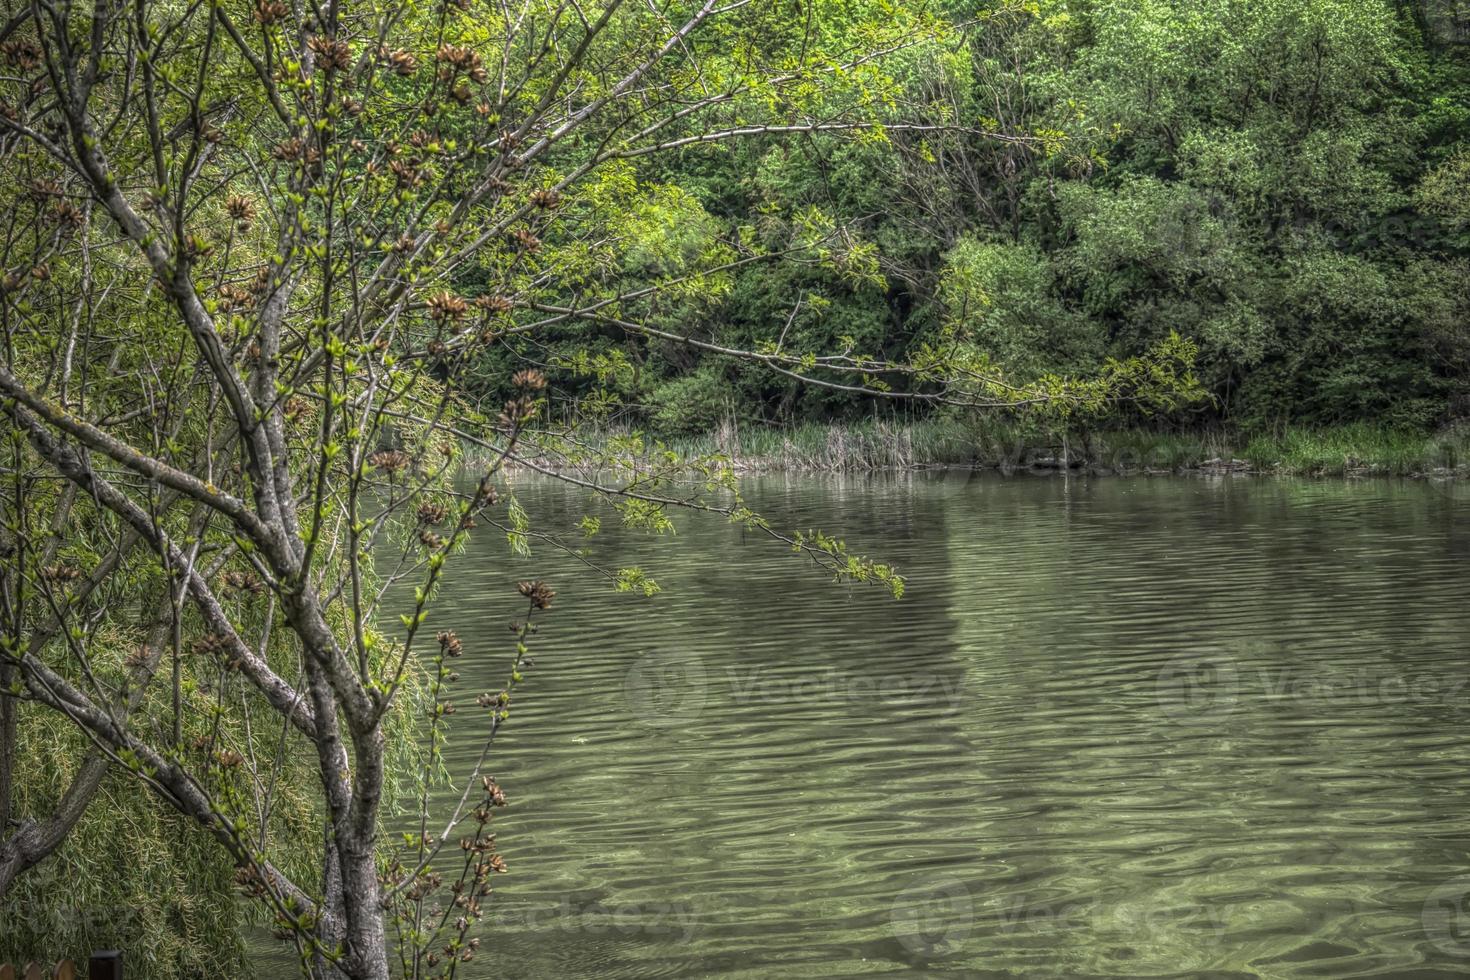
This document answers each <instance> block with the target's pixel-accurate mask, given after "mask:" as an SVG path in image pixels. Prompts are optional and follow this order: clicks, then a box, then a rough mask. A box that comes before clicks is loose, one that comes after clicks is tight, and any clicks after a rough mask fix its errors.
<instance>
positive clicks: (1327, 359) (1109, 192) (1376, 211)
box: [487, 0, 1470, 434]
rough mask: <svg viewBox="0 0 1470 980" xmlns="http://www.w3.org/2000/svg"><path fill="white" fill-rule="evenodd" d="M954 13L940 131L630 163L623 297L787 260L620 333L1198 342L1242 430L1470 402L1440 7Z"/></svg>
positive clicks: (678, 357) (1466, 130)
mask: <svg viewBox="0 0 1470 980" xmlns="http://www.w3.org/2000/svg"><path fill="white" fill-rule="evenodd" d="M949 13H950V14H951V16H952V17H953V18H954V20H955V21H956V22H971V23H973V29H972V30H971V31H969V32H968V33H966V34H965V36H964V39H963V40H962V41H955V42H954V43H952V44H949V45H948V46H946V47H943V48H926V49H924V52H923V53H922V54H921V55H920V54H916V55H914V56H913V57H911V58H908V59H906V60H905V61H904V63H903V68H902V70H901V71H900V73H899V78H900V81H901V82H902V84H903V87H902V89H901V90H900V91H897V92H895V93H893V94H892V96H891V97H892V98H894V99H895V100H896V102H897V101H903V102H904V106H903V108H904V109H911V108H913V107H919V108H920V109H921V111H922V114H923V118H924V120H925V121H927V122H930V123H933V124H934V125H935V127H936V128H935V129H934V130H932V131H924V130H922V129H921V130H903V131H893V132H890V133H888V134H887V138H884V139H880V138H867V139H852V138H850V137H849V136H848V134H845V133H826V132H803V133H798V134H793V135H791V136H790V138H787V139H783V140H780V141H777V142H774V143H771V142H762V143H738V144H726V145H722V146H720V147H718V148H708V147H691V148H690V149H687V150H685V151H682V152H681V153H679V154H677V155H672V156H662V157H659V158H658V162H657V164H656V165H648V166H644V167H642V168H640V170H639V175H638V176H639V179H641V180H644V181H650V182H652V183H653V185H654V186H655V187H657V193H656V196H655V198H654V199H653V200H649V201H647V202H645V205H644V207H645V208H646V211H645V212H644V213H643V214H642V215H640V220H639V222H638V223H637V225H636V228H634V229H631V233H632V234H634V235H636V236H638V238H639V241H638V242H637V245H636V247H635V248H634V249H633V250H632V251H631V253H630V254H629V255H628V256H627V258H626V260H625V262H624V264H623V267H622V269H621V273H622V275H623V276H625V277H626V280H627V282H628V284H629V285H630V287H634V288H636V286H638V285H641V284H645V283H647V282H648V281H650V280H655V279H660V278H663V279H672V278H675V277H677V276H679V275H681V274H686V273H687V272H689V271H690V270H691V269H692V268H694V267H696V266H697V265H698V264H699V263H700V262H701V261H707V260H708V256H709V255H710V253H711V251H721V250H729V249H732V248H733V249H735V250H738V251H739V254H740V255H741V256H742V257H755V256H758V255H765V256H767V257H768V258H769V257H774V256H781V257H782V258H783V261H779V262H777V261H752V262H750V263H749V264H745V265H743V266H741V267H739V268H736V269H733V270H730V271H728V272H726V273H722V274H721V276H720V277H719V280H718V283H717V286H715V287H713V288H712V287H711V286H710V284H709V283H706V284H705V288H703V289H701V290H700V291H699V293H698V294H697V295H688V296H675V297H672V298H671V297H670V296H669V295H667V294H661V295H659V296H658V297H657V299H656V300H651V301H649V302H647V303H644V304H641V305H639V304H633V303H625V304H624V305H623V312H622V314H621V315H622V316H623V317H625V318H628V319H634V320H638V321H640V322H646V323H651V324H654V325H656V326H657V327H659V328H661V329H663V330H665V331H668V332H671V333H674V334H678V335H680V336H684V335H689V334H693V335H695V336H697V337H699V338H701V339H703V340H705V341H708V342H710V343H711V344H714V345H718V346H728V347H732V348H738V349H746V348H752V347H759V346H761V345H769V346H770V347H771V348H772V349H774V348H776V347H780V348H782V349H789V350H795V351H828V350H833V349H839V348H845V349H850V350H856V351H862V352H864V353H870V354H879V355H881V356H884V357H889V358H895V359H902V358H905V357H912V356H913V354H914V352H915V351H916V350H917V349H919V348H920V347H921V346H923V345H924V344H926V343H928V342H930V341H931V340H932V339H933V338H934V337H935V336H936V335H937V334H939V333H941V332H942V331H944V330H945V329H946V328H947V327H951V328H953V327H957V328H958V329H959V330H961V331H962V332H963V334H964V336H965V337H966V338H967V340H968V342H970V343H973V344H974V345H975V347H976V348H978V349H979V350H980V351H982V352H983V353H984V354H986V355H987V356H989V357H991V358H993V360H994V361H995V363H996V364H998V365H1000V366H1002V367H1004V368H1005V370H1006V371H1008V372H1009V373H1010V374H1011V375H1012V376H1013V377H1015V378H1017V379H1018V380H1021V381H1030V380H1033V379H1035V378H1038V377H1041V376H1043V375H1046V374H1060V375H1086V374H1088V373H1090V372H1095V371H1096V370H1097V369H1098V367H1099V365H1101V364H1102V363H1103V362H1104V360H1105V359H1107V358H1109V357H1113V358H1118V357H1127V356H1131V355H1136V354H1141V353H1143V352H1145V351H1147V350H1148V349H1149V348H1150V347H1151V345H1154V344H1156V343H1158V342H1159V341H1160V340H1162V339H1164V338H1166V337H1167V336H1168V334H1169V333H1170V332H1171V331H1173V332H1177V333H1179V334H1181V335H1183V336H1184V337H1187V338H1190V339H1191V340H1193V341H1194V342H1195V343H1197V344H1198V346H1199V355H1198V362H1197V373H1198V376H1199V379H1200V381H1201V383H1202V384H1203V386H1204V387H1205V388H1206V390H1207V391H1208V393H1209V394H1210V395H1211V396H1212V397H1211V399H1210V400H1208V401H1202V402H1199V403H1196V404H1195V405H1193V406H1191V408H1190V410H1189V411H1188V412H1187V413H1184V414H1183V415H1182V416H1180V417H1179V418H1180V419H1182V422H1183V424H1193V425H1219V424H1224V425H1227V426H1230V427H1232V428H1235V429H1239V430H1243V431H1247V432H1249V431H1254V430H1260V429H1265V428H1271V427H1276V426H1280V425H1283V424H1287V425H1293V424H1294V425H1305V426H1332V425H1340V424H1344V423H1354V422H1371V423H1373V424H1375V425H1379V426H1383V427H1387V428H1393V429H1410V430H1423V429H1429V428H1433V427H1436V426H1439V425H1442V424H1444V423H1447V422H1450V421H1452V420H1453V419H1455V418H1457V417H1459V416H1461V415H1463V414H1464V413H1465V412H1466V410H1467V408H1470V403H1467V401H1466V399H1467V397H1470V388H1467V377H1470V375H1467V369H1470V326H1467V323H1470V236H1467V225H1470V148H1467V147H1470V144H1467V138H1470V103H1467V99H1466V94H1465V93H1466V91H1467V75H1470V67H1467V61H1466V58H1465V56H1464V52H1463V48H1462V47H1461V46H1460V45H1458V44H1456V43H1454V42H1455V41H1456V40H1457V38H1458V34H1457V33H1456V30H1457V29H1456V27H1455V23H1454V22H1453V21H1452V20H1446V18H1447V17H1449V15H1447V14H1444V13H1443V12H1442V11H1441V10H1440V8H1439V7H1438V6H1437V5H1430V6H1427V7H1425V6H1418V5H1403V4H1392V3H1388V2H1378V0H1373V2H1366V3H1364V2H1357V0H1305V2H1296V0H1268V2H1259V3H1217V2H1207V0H1148V2H1136V3H1110V2H1089V0H1065V2H1064V0H1027V2H1013V3H1012V2H1007V3H995V4H983V5H980V6H979V7H978V8H971V7H965V8H963V9H961V8H959V7H956V8H955V9H952V10H950V11H949ZM819 30H821V31H822V32H824V33H826V34H828V35H830V34H831V33H832V32H837V33H838V34H839V35H840V32H841V30H842V25H841V24H840V22H836V21H835V20H834V21H833V22H829V23H823V24H821V25H819ZM895 111H897V110H895ZM909 115H910V116H912V113H909ZM956 124H958V128H943V127H952V126H955V125H956ZM839 216H842V223H841V225H840V227H838V226H837V225H836V222H837V221H838V218H839ZM834 230H835V231H837V233H838V234H837V236H836V237H838V238H839V239H840V245H838V246H833V245H832V244H831V242H830V239H831V237H832V232H833V231H834ZM818 235H823V236H827V237H826V239H825V240H827V241H828V246H827V247H826V248H825V249H824V250H822V251H821V253H820V254H812V250H811V249H810V248H809V247H807V246H808V245H809V242H810V240H811V239H813V238H815V237H817V236H818ZM789 250H801V251H800V254H799V255H797V256H792V255H791V254H790V251H789ZM569 337H570V338H571V340H570V342H572V343H574V344H575V345H576V346H577V349H578V351H579V352H580V353H578V354H577V355H576V357H570V356H569V357H564V358H561V360H560V361H558V351H557V350H556V347H555V344H554V342H552V343H551V344H550V345H549V348H550V349H549V350H546V351H544V352H543V353H544V355H545V358H546V361H547V363H548V364H558V363H560V364H562V365H563V370H561V371H559V372H557V373H556V375H555V376H556V377H557V380H558V382H559V383H560V384H563V385H565V386H566V387H567V388H568V390H569V391H571V392H573V393H575V392H576V391H577V390H578V384H579V380H578V378H579V372H578V371H577V370H575V369H576V368H578V367H580V368H581V369H582V372H581V373H582V374H584V375H585V372H586V367H587V362H586V360H585V357H586V336H585V334H584V333H582V332H576V333H575V334H569ZM598 353H599V354H600V355H601V356H603V357H605V358H606V359H608V360H606V361H605V362H603V363H602V364H601V367H602V368H603V369H604V370H607V369H609V367H610V366H611V365H614V364H615V365H616V366H617V368H618V371H617V372H616V373H615V374H614V377H616V378H617V380H618V385H617V387H618V388H619V394H620V396H621V399H620V407H619V408H620V414H619V418H621V419H622V420H623V421H624V422H625V423H626V424H629V425H635V426H646V427H650V428H652V429H654V430H655V431H660V432H663V433H666V434H679V433H692V432H698V431H703V430H709V429H711V428H714V427H715V426H717V425H718V424H720V423H721V422H722V421H723V420H724V419H726V418H734V419H737V420H743V421H751V422H766V423H792V422H808V421H818V422H822V421H831V420H850V419H854V418H861V417H863V416H864V415H865V414H868V413H870V412H871V411H872V404H871V400H870V399H865V398H864V397H863V396H862V395H860V394H850V393H841V392H835V393H834V392H832V391H830V390H821V389H814V388H812V387H811V386H809V385H803V384H802V383H801V382H800V381H798V380H795V379H789V378H782V377H780V376H773V375H772V374H771V372H770V371H767V370H765V369H764V368H763V366H762V365H759V364H752V363H749V362H742V361H739V360H734V359H731V358H728V357H723V356H720V355H719V354H717V353H708V352H703V353H702V352H699V351H690V350H689V348H688V346H687V345H684V344H679V343H673V342H657V341H652V342H651V341H649V340H648V339H647V337H646V336H635V337H632V338H629V337H628V336H627V335H626V333H625V332H624V331H621V330H619V329H617V328H616V327H615V326H609V327H608V328H607V329H606V330H605V332H604V336H603V338H602V341H601V344H600V350H599V351H598ZM487 373H490V374H493V373H494V372H493V371H490V372H487ZM602 378H603V380H605V379H606V375H603V376H602ZM920 414H922V410H921V412H920ZM1124 420H1125V421H1126V420H1127V416H1126V414H1125V416H1124ZM1149 424H1153V423H1149Z"/></svg>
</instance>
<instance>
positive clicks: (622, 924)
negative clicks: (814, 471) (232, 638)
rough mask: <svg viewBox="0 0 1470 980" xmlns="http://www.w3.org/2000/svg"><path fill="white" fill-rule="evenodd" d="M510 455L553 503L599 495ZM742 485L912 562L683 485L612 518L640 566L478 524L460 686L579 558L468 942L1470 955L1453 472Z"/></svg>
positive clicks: (1466, 548)
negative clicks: (852, 583) (695, 500)
mask: <svg viewBox="0 0 1470 980" xmlns="http://www.w3.org/2000/svg"><path fill="white" fill-rule="evenodd" d="M518 493H519V495H520V497H521V499H522V501H523V502H524V504H525V505H526V507H527V509H528V510H529V511H530V512H531V513H532V515H533V517H534V518H535V519H536V521H537V522H538V523H539V524H540V525H541V526H542V527H551V526H556V525H559V526H568V525H569V524H570V523H572V522H574V521H575V520H576V519H577V517H579V516H580V514H581V513H582V508H583V507H584V506H585V498H584V496H583V495H581V494H580V493H577V492H575V491H572V490H568V489H566V488H564V487H561V486H559V485H555V484H549V483H545V482H527V481H522V482H521V483H519V484H518ZM749 494H750V497H751V499H752V502H753V503H754V504H755V505H756V506H757V508H758V509H760V510H762V511H763V512H764V513H766V514H767V515H768V516H770V517H772V518H773V519H774V521H775V523H776V524H777V525H778V526H787V527H802V528H804V527H808V526H820V527H823V528H825V529H828V530H832V531H837V532H840V533H841V535H842V536H843V537H844V538H845V539H846V540H847V541H848V542H849V543H850V544H851V545H852V546H853V547H854V549H855V550H860V551H863V552H866V553H869V554H873V555H875V556H878V557H880V558H883V559H885V560H891V561H893V562H895V563H897V564H898V565H899V566H901V569H902V570H903V572H904V573H905V574H906V575H907V577H908V580H909V589H908V595H907V597H906V598H905V599H904V600H903V601H901V602H894V601H893V600H892V599H890V598H888V597H887V596H886V595H885V594H884V593H883V592H882V590H879V589H868V588H862V587H856V588H849V587H847V586H837V585H834V584H832V583H831V582H830V581H828V580H827V579H826V578H825V577H824V576H822V575H821V574H819V573H817V572H815V571H814V570H813V569H812V568H811V567H810V565H809V564H806V563H803V561H802V560H801V559H799V558H797V557H796V556H794V555H792V554H791V553H790V552H788V551H786V550H785V549H783V548H781V547H779V546H777V545H774V544H773V543H771V542H769V541H763V540H758V539H755V538H752V537H749V536H746V535H742V533H741V532H740V531H739V529H737V528H734V527H731V526H729V525H726V524H724V523H721V522H719V521H718V520H700V519H697V518H694V517H685V518H683V519H682V520H681V521H680V524H679V532H678V534H677V536H676V537H673V538H664V539H649V538H647V537H644V536H635V535H631V534H620V533H618V532H616V531H612V530H609V531H605V532H604V533H603V534H602V535H599V536H598V538H597V539H594V540H595V543H596V545H597V548H598V553H597V557H598V558H599V559H600V560H603V561H607V562H609V563H611V564H614V565H616V564H619V563H622V564H627V563H635V562H636V563H639V564H641V565H643V566H644V567H645V568H646V570H648V571H649V572H650V574H653V575H655V577H657V578H658V579H659V581H660V582H661V584H662V585H663V586H664V588H665V590H666V591H665V592H664V593H663V594H662V595H659V596H657V597H655V598H654V599H652V600H644V599H641V598H632V597H629V596H626V595H617V594H615V593H613V592H612V590H611V589H609V588H608V587H607V585H606V582H605V580H599V579H598V578H597V576H596V575H595V574H593V573H591V572H589V571H588V570H586V569H585V568H584V567H581V566H579V564H578V563H577V562H576V561H574V560H571V559H569V558H566V557H563V556H558V555H557V554H555V553H554V552H553V551H551V550H550V549H548V548H544V547H543V548H540V549H538V550H537V553H536V555H535V556H534V558H533V559H531V560H526V559H512V558H510V557H508V556H507V554H506V551H505V548H504V543H503V541H500V542H497V541H494V540H491V536H489V535H484V536H482V539H481V540H480V541H478V542H476V545H475V549H474V550H473V551H472V553H471V554H470V555H469V556H466V557H465V558H463V559H461V560H460V562H459V564H458V566H457V573H456V574H455V575H453V576H452V577H451V579H450V581H449V583H448V585H447V587H446V589H445V593H444V597H443V600H442V601H441V603H440V605H439V606H437V607H436V609H437V611H436V613H435V614H434V618H433V620H432V622H431V625H432V626H435V627H439V628H442V627H452V628H455V629H457V630H458V631H459V632H460V635H461V636H462V637H463V638H464V640H465V643H466V648H467V650H468V652H467V654H466V656H465V658H464V660H463V661H462V663H463V665H464V666H463V669H462V672H463V674H464V679H463V680H462V681H461V685H462V686H463V688H464V690H465V691H466V692H467V693H473V692H475V691H478V690H480V689H483V688H496V687H498V685H499V684H500V679H501V676H502V673H503V669H504V664H505V662H506V660H507V657H508V656H509V634H508V633H507V632H506V629H505V623H506V621H507V620H508V619H510V618H512V617H514V616H516V615H518V614H519V612H520V609H521V606H520V600H519V599H518V598H517V597H515V596H514V589H513V586H512V584H511V583H513V582H514V580H515V579H517V578H524V577H527V576H528V575H532V574H534V575H536V576H537V577H545V578H547V579H549V580H551V581H552V584H553V585H554V586H555V587H556V588H557V589H558V591H559V593H560V595H559V597H558V599H557V602H556V605H555V606H554V607H553V609H552V610H551V611H550V613H549V614H548V615H547V617H546V619H545V620H544V623H545V625H544V628H543V630H542V632H541V634H540V636H539V637H538V638H537V639H536V642H535V650H536V666H535V669H534V670H533V671H532V672H530V673H529V674H528V676H527V684H526V685H525V686H524V688H523V689H522V693H521V695H520V696H519V697H518V701H517V706H516V708H517V710H516V711H515V713H514V714H513V716H512V719H511V723H510V725H509V727H508V728H507V729H506V730H505V736H504V741H503V742H502V743H501V745H500V747H499V749H498V755H497V762H496V764H495V766H494V772H495V773H496V774H497V775H498V776H499V778H500V779H501V781H502V783H503V784H504V785H505V786H506V787H507V790H508V792H509V793H510V796H511V800H512V805H511V807H510V809H509V810H507V811H504V816H503V817H502V818H500V819H499V820H498V821H497V822H498V829H499V832H500V843H501V849H502V851H503V852H504V853H505V855H506V858H507V860H508V862H509V864H510V866H511V869H512V873H511V874H510V875H507V876H503V877H500V878H499V879H497V884H498V888H497V891H496V899H495V901H494V903H493V904H492V906H490V911H489V913H488V914H487V922H488V923H489V924H490V928H489V929H488V930H487V933H486V934H485V942H486V946H487V951H488V952H489V954H490V955H489V956H484V957H482V960H483V962H484V966H483V967H481V961H477V963H476V964H475V965H476V966H477V967H481V968H482V969H487V970H488V968H489V967H490V964H492V963H494V962H496V961H500V962H501V963H503V964H509V965H512V966H511V967H510V972H512V973H513V974H515V975H519V976H535V977H553V976H554V977H614V976H620V977H633V976H638V977H643V976H656V975H669V976H673V975H684V976H702V975H709V974H725V975H738V976H750V977H765V976H802V977H808V976H853V975H861V974H896V973H913V972H918V973H921V974H923V975H927V976H965V977H1049V976H1054V977H1119V976H1179V977H1184V976H1187V977H1251V976H1253V977H1332V978H1338V977H1369V976H1372V977H1399V978H1402V977H1431V976H1433V977H1449V976H1466V975H1470V897H1467V896H1470V877H1461V876H1463V875H1470V683H1467V681H1470V671H1467V648H1466V636H1467V627H1470V601H1467V599H1470V574H1467V571H1470V570H1467V562H1466V559H1467V557H1470V527H1467V525H1466V522H1465V518H1466V516H1467V512H1466V508H1465V504H1464V502H1463V501H1460V500H1457V499H1456V498H1455V497H1454V496H1452V495H1449V494H1445V493H1436V492H1435V490H1434V488H1432V487H1428V486H1425V485H1418V484H1394V483H1387V482H1383V483H1380V482H1372V483H1360V484H1352V483H1335V482H1334V483H1314V482H1289V481H1256V480H1243V479H1235V480H1228V479H1227V480H1221V481H1211V480H1176V479H1107V480H1093V481H1086V482H1077V481H1073V482H1070V483H1064V482H1063V481H1062V480H1060V479H1044V480H1043V479H1033V478H1016V479H1002V478H1000V477H996V476H977V475H971V474H948V475H936V476H925V477H913V478H902V479H892V478H885V479H879V478H863V479H847V480H841V481H836V480H819V479H810V478H802V479H780V478H769V479H761V480H753V481H751V483H750V485H749ZM614 523H615V520H611V519H609V520H605V524H606V525H607V526H609V527H611V525H612V524H614ZM465 700H470V698H469V697H468V696H466V697H465ZM456 720H458V719H456ZM472 724H473V721H472V720H466V722H464V725H465V727H466V730H465V731H463V732H462V733H461V736H462V737H460V738H457V739H456V740H455V744H454V747H453V748H454V751H451V753H450V755H451V759H452V761H454V762H458V763H460V764H462V765H468V764H469V762H470V761H471V760H470V755H471V753H472V752H474V751H477V743H475V741H474V739H473V737H472V733H471V732H470V731H469V730H468V727H469V726H470V725H472ZM502 972H503V969H502Z"/></svg>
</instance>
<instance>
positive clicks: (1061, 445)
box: [664, 418, 1470, 476]
mask: <svg viewBox="0 0 1470 980" xmlns="http://www.w3.org/2000/svg"><path fill="white" fill-rule="evenodd" d="M664 441H665V443H666V444H667V445H668V446H669V448H671V449H673V450H675V451H676V452H679V453H681V454H683V455H699V454H707V453H715V452H718V453H723V454H724V455H725V456H727V457H728V458H729V459H730V461H731V463H732V464H733V465H734V466H735V467H736V468H738V469H744V470H762V471H781V470H785V471H824V472H853V471H872V470H912V469H923V468H930V467H971V468H977V469H979V468H1015V467H1027V466H1032V465H1037V464H1044V465H1048V466H1057V465H1059V464H1060V462H1059V461H1060V460H1062V459H1063V458H1065V459H1066V461H1067V462H1068V463H1069V464H1070V465H1072V466H1073V467H1078V466H1084V467H1087V468H1089V469H1091V470H1092V471H1094V472H1102V473H1109V472H1125V473H1126V472H1180V471H1188V470H1195V469H1222V468H1223V469H1231V470H1235V471H1254V472H1261V473H1276V474H1281V475H1309V476H1355V475H1370V474H1381V475H1389V476H1420V475H1440V476H1445V475H1460V476H1466V475H1470V427H1464V428H1461V429H1459V430H1452V431H1446V432H1442V433H1438V434H1425V433H1417V432H1405V431H1401V430H1395V429H1388V428H1383V427H1380V426H1375V425H1371V424H1367V423H1358V424H1353V425H1344V426H1339V427H1334V428H1315V429H1314V428H1305V427H1289V428H1283V429H1281V430H1279V431H1278V432H1275V433H1272V434H1260V435H1255V436H1250V437H1246V436H1241V435H1239V434H1235V433H1230V432H1228V431H1225V430H1211V431H1202V432H1194V433H1169V432H1154V431H1149V430H1146V429H1119V430H1109V431H1091V432H1079V431H1073V432H1069V433H1067V434H1066V435H1065V436H1063V435H1062V434H1060V433H1057V432H1048V431H1046V430H1044V429H1040V428H1037V427H1035V426H1027V425H1024V424H1020V423H1017V422H1015V421H1012V420H1006V419H998V418H994V419H987V418H979V419H974V420H961V419H942V418H941V419H927V420H922V421H917V422H912V423H903V422H896V421H865V422H859V423H848V424H817V423H807V424H803V425H798V426H792V427H786V428H775V427H769V426H757V425H738V424H736V423H733V422H726V423H725V424H723V425H721V426H720V427H719V428H718V429H717V430H715V431H714V432H710V433H707V434H704V435H699V436H684V437H674V438H670V439H666V440H664Z"/></svg>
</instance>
